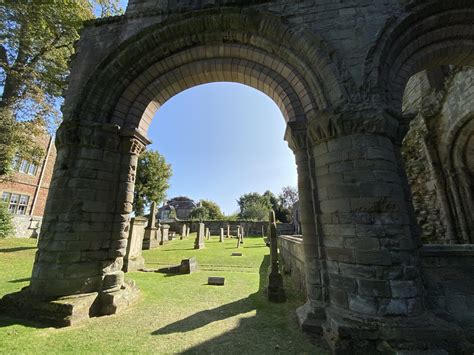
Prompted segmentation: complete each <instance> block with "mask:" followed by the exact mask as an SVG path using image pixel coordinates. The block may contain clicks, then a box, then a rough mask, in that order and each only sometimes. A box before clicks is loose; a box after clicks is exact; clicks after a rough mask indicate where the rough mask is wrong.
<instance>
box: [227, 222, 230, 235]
mask: <svg viewBox="0 0 474 355" xmlns="http://www.w3.org/2000/svg"><path fill="white" fill-rule="evenodd" d="M227 238H230V225H229V224H228V225H227Z"/></svg>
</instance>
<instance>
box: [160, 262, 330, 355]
mask: <svg viewBox="0 0 474 355" xmlns="http://www.w3.org/2000/svg"><path fill="white" fill-rule="evenodd" d="M269 262H270V257H269V255H266V256H265V257H264V259H263V262H262V263H261V265H260V268H259V274H260V282H259V289H258V291H257V292H256V293H253V294H251V295H250V296H249V297H246V298H242V299H240V300H238V301H235V302H232V303H228V304H225V305H223V306H220V307H216V308H214V309H209V310H204V311H200V312H197V313H195V314H193V315H191V316H189V317H186V318H184V319H181V320H179V321H176V322H174V323H171V324H168V325H166V326H164V327H162V328H160V329H158V330H155V331H153V332H152V335H168V334H173V333H186V332H191V331H194V330H196V329H199V328H201V327H205V326H206V325H208V324H211V323H213V322H218V321H222V320H225V319H227V318H231V317H234V316H237V315H239V314H245V313H249V312H252V311H255V313H254V314H252V315H251V316H249V317H243V318H241V319H240V320H239V322H238V326H237V327H236V328H234V329H232V330H229V331H227V332H225V333H224V334H220V335H217V336H216V337H214V338H212V339H209V340H206V341H204V342H203V343H201V344H198V345H195V346H193V347H192V348H189V349H186V350H185V351H184V352H182V353H183V354H196V353H216V354H219V353H271V352H274V351H276V350H277V351H278V352H289V353H294V352H295V350H296V349H300V350H299V351H303V346H302V345H301V344H298V341H294V338H295V335H297V333H299V332H300V330H299V329H298V326H297V322H296V315H295V314H294V309H295V308H296V306H297V305H299V304H298V302H299V301H298V297H297V296H296V295H295V294H292V293H291V292H290V295H289V299H290V300H291V302H290V304H288V303H280V304H276V303H269V302H268V301H267V299H266V295H265V288H266V286H267V282H268V267H269ZM209 287H214V286H209ZM224 287H225V286H224ZM289 321H290V325H289V324H288V322H289ZM291 323H293V324H291ZM302 337H306V338H307V340H309V343H311V344H312V346H311V345H308V343H307V344H306V345H305V347H306V348H308V347H310V353H312V354H316V353H328V351H327V350H326V349H325V346H324V345H323V343H322V341H321V339H320V338H314V337H313V338H311V337H310V336H307V335H302ZM299 339H301V338H299ZM304 351H308V349H306V350H304Z"/></svg>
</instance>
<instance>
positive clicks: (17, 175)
mask: <svg viewBox="0 0 474 355" xmlns="http://www.w3.org/2000/svg"><path fill="white" fill-rule="evenodd" d="M35 139H36V142H37V143H38V144H39V145H40V146H41V147H42V148H43V149H44V152H45V155H44V158H43V159H42V160H41V162H40V163H39V164H38V165H37V164H34V163H33V162H30V161H28V160H26V159H22V158H21V157H20V156H17V157H16V158H15V160H14V162H13V167H14V170H15V172H14V173H13V176H12V178H11V179H9V181H4V182H0V196H1V198H2V201H4V202H6V203H7V205H8V209H9V210H10V212H11V213H12V214H14V215H15V217H18V216H34V217H42V216H43V213H44V208H45V204H46V199H47V197H48V192H49V185H50V183H51V177H52V174H53V168H54V162H55V160H56V148H55V146H54V138H53V137H51V136H49V135H47V134H44V135H41V136H38V137H35ZM19 219H21V217H20V218H19ZM23 219H25V218H23ZM17 220H18V218H15V224H17Z"/></svg>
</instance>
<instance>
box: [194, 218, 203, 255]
mask: <svg viewBox="0 0 474 355" xmlns="http://www.w3.org/2000/svg"><path fill="white" fill-rule="evenodd" d="M203 248H204V223H199V226H198V231H197V236H196V240H195V241H194V249H203Z"/></svg>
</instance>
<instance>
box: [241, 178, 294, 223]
mask: <svg viewBox="0 0 474 355" xmlns="http://www.w3.org/2000/svg"><path fill="white" fill-rule="evenodd" d="M297 200H298V193H297V190H296V188H294V187H290V186H286V187H283V189H282V192H281V193H280V194H279V195H278V196H276V195H275V194H274V193H273V192H271V191H269V190H267V191H265V192H264V193H263V195H260V194H258V193H256V192H253V193H249V194H245V195H243V196H241V197H240V198H239V200H237V202H238V204H239V207H240V213H239V219H247V220H256V221H266V220H267V219H268V211H269V210H270V209H273V210H274V211H275V217H276V219H277V221H279V222H282V223H290V222H291V216H292V207H293V203H294V202H296V201H297Z"/></svg>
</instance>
